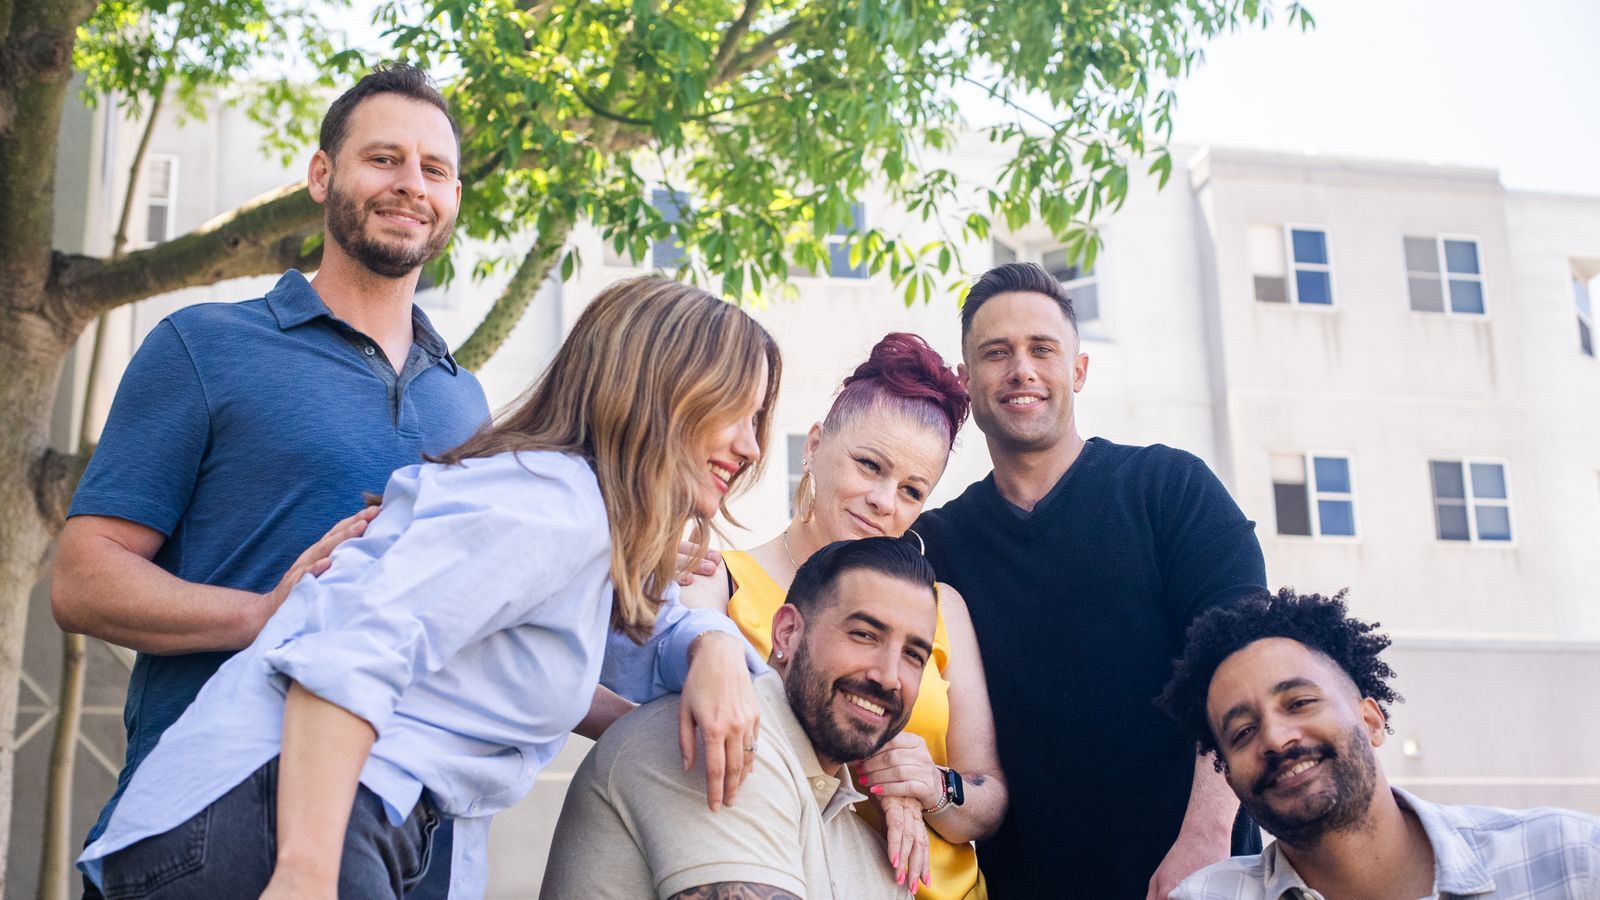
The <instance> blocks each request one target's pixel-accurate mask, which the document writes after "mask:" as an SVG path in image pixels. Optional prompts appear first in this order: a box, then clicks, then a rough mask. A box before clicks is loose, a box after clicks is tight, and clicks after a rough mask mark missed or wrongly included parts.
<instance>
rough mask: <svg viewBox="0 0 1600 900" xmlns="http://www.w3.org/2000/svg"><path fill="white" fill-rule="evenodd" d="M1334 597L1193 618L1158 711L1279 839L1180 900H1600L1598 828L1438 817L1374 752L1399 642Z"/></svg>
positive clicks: (1242, 606)
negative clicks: (1211, 758)
mask: <svg viewBox="0 0 1600 900" xmlns="http://www.w3.org/2000/svg"><path fill="white" fill-rule="evenodd" d="M1376 628H1377V623H1367V622H1362V621H1360V620H1358V619H1353V618H1350V616H1349V614H1348V611H1347V610H1346V608H1345V604H1344V592H1342V591H1341V592H1340V593H1338V594H1336V595H1334V596H1333V597H1322V596H1319V595H1317V594H1306V595H1300V594H1296V593H1295V592H1294V591H1292V590H1290V589H1288V588H1285V589H1283V590H1281V591H1279V592H1278V593H1277V594H1275V595H1274V594H1269V593H1266V592H1262V593H1260V594H1257V595H1254V596H1251V597H1247V598H1245V599H1243V600H1241V601H1238V602H1236V603H1233V604H1229V605H1227V606H1222V607H1216V608H1213V609H1211V610H1209V611H1208V612H1206V613H1204V614H1203V615H1201V616H1200V617H1199V618H1197V619H1196V620H1195V622H1194V624H1193V625H1192V626H1191V627H1190V628H1189V632H1188V640H1187V643H1186V646H1185V649H1184V653H1183V656H1182V657H1181V658H1179V660H1178V661H1177V664H1176V666H1175V667H1174V672H1173V676H1172V680H1171V681H1169V682H1168V683H1167V686H1166V688H1165V689H1164V690H1163V691H1162V692H1161V696H1160V697H1159V698H1157V703H1158V704H1159V705H1160V706H1161V707H1162V708H1163V709H1165V710H1166V711H1167V712H1168V714H1170V715H1171V716H1172V717H1173V718H1175V719H1177V720H1178V722H1179V723H1180V724H1181V725H1182V726H1183V727H1184V729H1185V731H1186V732H1187V733H1188V735H1189V737H1190V739H1192V740H1193V741H1194V744H1195V747H1196V749H1197V750H1198V751H1199V752H1200V753H1201V754H1206V753H1211V754H1215V757H1216V766H1217V768H1218V769H1219V770H1220V771H1221V772H1223V773H1224V775H1225V776H1226V777H1227V779H1228V785H1229V786H1230V787H1232V788H1233V791H1234V793H1235V794H1237V795H1238V797H1239V802H1240V803H1241V804H1242V805H1243V806H1244V808H1245V809H1246V810H1248V811H1249V813H1250V814H1251V815H1252V816H1253V817H1254V818H1255V819H1256V821H1258V822H1260V823H1261V825H1262V827H1263V828H1265V829H1266V830H1267V831H1268V832H1269V833H1271V834H1272V835H1273V836H1274V837H1276V838H1277V840H1276V841H1275V842H1274V843H1273V844H1271V845H1270V846H1268V847H1267V849H1266V851H1265V852H1263V853H1261V854H1259V855H1257V856H1245V857H1235V858H1233V859H1230V860H1226V861H1224V862H1220V863H1217V864H1215V865H1212V866H1208V867H1206V868H1204V869H1202V870H1200V871H1199V872H1196V873H1195V874H1194V875H1192V876H1190V877H1189V878H1188V879H1186V880H1184V882H1183V883H1182V884H1180V885H1179V886H1178V889H1177V890H1175V891H1174V892H1173V893H1172V897H1173V898H1174V900H1245V898H1262V900H1280V898H1283V897H1285V896H1288V897H1293V898H1305V897H1317V898H1322V897H1326V898H1340V897H1361V898H1389V897H1393V898H1404V900H1414V898H1417V897H1435V896H1437V897H1461V896H1472V897H1480V896H1481V897H1507V898H1509V897H1517V898H1528V900H1555V898H1564V900H1565V898H1578V897H1600V819H1596V818H1594V817H1592V816H1586V815H1583V814H1581V813H1576V812H1569V811H1566V810H1558V809H1536V810H1529V811H1527V812H1512V811H1508V810H1502V809H1490V808H1486V807H1470V806H1455V807H1446V806H1437V805H1435V804H1432V803H1428V802H1426V801H1423V800H1421V799H1419V798H1417V797H1414V796H1412V795H1411V794H1409V793H1407V792H1406V791H1404V790H1401V789H1400V788H1397V787H1393V786H1391V785H1390V784H1389V782H1388V779H1387V778H1386V777H1385V775H1384V772H1383V768H1382V767H1381V766H1380V765H1378V759H1377V755H1376V753H1375V750H1376V748H1377V747H1379V746H1381V745H1382V744H1383V741H1384V738H1385V737H1386V736H1387V735H1388V734H1389V733H1390V729H1389V708H1390V706H1391V705H1392V704H1394V703H1396V702H1398V701H1399V700H1400V695H1399V694H1397V693H1395V691H1394V689H1393V688H1391V687H1390V686H1389V679H1391V678H1393V677H1394V670H1392V669H1390V668H1389V666H1388V664H1387V663H1385V662H1384V661H1383V660H1382V659H1380V658H1379V654H1380V653H1381V652H1382V651H1383V650H1384V649H1385V648H1386V647H1388V646H1389V639H1388V637H1386V636H1385V635H1383V634H1381V633H1379V632H1377V631H1376Z"/></svg>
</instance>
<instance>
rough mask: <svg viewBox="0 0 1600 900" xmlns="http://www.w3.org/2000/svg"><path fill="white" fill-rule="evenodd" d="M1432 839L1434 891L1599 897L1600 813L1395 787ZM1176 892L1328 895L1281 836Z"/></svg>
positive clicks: (1269, 898) (1239, 899) (1195, 899)
mask: <svg viewBox="0 0 1600 900" xmlns="http://www.w3.org/2000/svg"><path fill="white" fill-rule="evenodd" d="M1392 790H1393V791H1394V798H1395V800H1396V801H1397V802H1399V804H1400V805H1401V806H1402V807H1404V808H1406V809H1409V810H1411V811H1412V812H1414V813H1416V814H1417V820H1418V821H1420V822H1421V823H1422V830H1423V832H1424V833H1425V834H1427V836H1428V843H1429V844H1430V845H1431V846H1432V847H1433V860H1434V862H1433V868H1434V876H1433V893H1432V894H1430V895H1429V898H1430V900H1433V898H1455V897H1478V898H1483V900H1490V898H1506V900H1513V898H1514V900H1581V898H1592V897H1600V819H1597V818H1595V817H1594V816H1588V815H1584V814H1583V813H1577V812H1571V811H1569V810H1564V809H1550V808H1543V809H1530V810H1509V809H1494V808H1492V807H1487V806H1439V805H1437V804H1434V803H1428V802H1427V801H1425V800H1422V799H1419V798H1418V797H1416V796H1414V795H1412V794H1409V793H1407V792H1406V791H1403V790H1401V789H1400V788H1392ZM1172 897H1173V900H1322V894H1320V893H1318V892H1317V891H1315V890H1313V889H1312V888H1310V887H1308V886H1307V885H1306V883H1305V882H1304V881H1303V880H1301V878H1300V873H1298V872H1296V871H1295V870H1294V866H1292V865H1290V864H1289V859H1288V857H1286V856H1284V855H1283V848H1282V847H1280V846H1278V844H1277V843H1276V842H1274V843H1272V844H1269V845H1268V846H1267V849H1266V851H1265V852H1263V853H1261V854H1259V855H1257V856H1236V857H1234V858H1233V859H1228V860H1223V861H1222V862H1219V863H1216V864H1214V865H1211V866H1207V867H1206V868H1204V869H1201V870H1200V871H1198V872H1196V873H1194V874H1193V875H1190V876H1189V877H1188V878H1186V879H1184V880H1183V883H1181V884H1179V885H1178V888H1177V890H1174V891H1173V892H1172Z"/></svg>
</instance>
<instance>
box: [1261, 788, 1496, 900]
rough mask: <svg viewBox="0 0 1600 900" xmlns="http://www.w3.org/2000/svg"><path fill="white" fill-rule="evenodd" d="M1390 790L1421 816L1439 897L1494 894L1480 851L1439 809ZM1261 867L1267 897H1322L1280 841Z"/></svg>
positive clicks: (1265, 853) (1263, 857)
mask: <svg viewBox="0 0 1600 900" xmlns="http://www.w3.org/2000/svg"><path fill="white" fill-rule="evenodd" d="M1389 790H1391V791H1393V792H1394V799H1395V802H1397V803H1399V804H1400V805H1401V806H1402V807H1405V808H1406V809H1409V810H1411V811H1412V812H1414V813H1416V814H1417V820H1418V821H1419V822H1421V823H1422V832H1423V834H1425V835H1427V837H1428V844H1429V845H1430V846H1431V847H1433V890H1434V894H1435V895H1436V896H1438V895H1445V894H1449V895H1456V896H1465V897H1471V896H1474V895H1476V894H1487V893H1489V892H1490V891H1493V890H1494V879H1493V878H1492V877H1490V875H1489V871H1488V870H1487V869H1486V868H1484V865H1483V861H1482V860H1481V859H1479V858H1478V853H1477V851H1475V850H1473V849H1472V847H1471V846H1470V845H1468V844H1467V842H1466V839H1465V838H1463V837H1462V836H1461V834H1460V833H1459V832H1457V831H1456V830H1455V829H1454V828H1452V827H1450V823H1449V822H1448V821H1446V819H1445V815H1444V811H1443V810H1442V809H1441V808H1440V807H1439V806H1437V805H1435V804H1433V803H1429V802H1427V801H1426V800H1423V799H1421V798H1419V797H1416V796H1414V795H1413V794H1411V793H1409V792H1407V791H1404V790H1401V789H1400V788H1397V787H1394V786H1393V785H1391V786H1390V788H1389ZM1257 865H1258V866H1259V867H1260V872H1259V874H1260V876H1261V878H1262V879H1263V881H1262V883H1263V885H1264V887H1265V891H1264V893H1265V894H1266V896H1268V897H1272V898H1274V900H1281V898H1284V897H1290V898H1300V897H1315V896H1321V895H1320V894H1317V893H1316V892H1315V891H1313V890H1311V888H1309V887H1307V886H1306V883H1305V881H1304V880H1302V879H1301V878H1300V873H1298V872H1296V871H1295V870H1294V866H1292V865H1290V864H1289V859H1288V857H1286V856H1284V855H1283V851H1282V850H1281V849H1280V848H1279V846H1278V842H1277V841H1273V842H1272V844H1271V846H1269V847H1267V849H1266V850H1264V851H1262V853H1261V861H1260V862H1259V863H1257Z"/></svg>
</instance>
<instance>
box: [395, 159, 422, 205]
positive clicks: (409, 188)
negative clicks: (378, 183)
mask: <svg viewBox="0 0 1600 900" xmlns="http://www.w3.org/2000/svg"><path fill="white" fill-rule="evenodd" d="M394 189H395V192H396V193H399V194H404V195H405V196H407V197H421V196H422V195H423V194H425V193H426V192H427V190H428V181H427V179H426V178H425V177H424V176H423V174H422V161H421V160H418V159H407V160H406V161H405V162H403V163H401V164H400V165H399V166H397V167H395V182H394Z"/></svg>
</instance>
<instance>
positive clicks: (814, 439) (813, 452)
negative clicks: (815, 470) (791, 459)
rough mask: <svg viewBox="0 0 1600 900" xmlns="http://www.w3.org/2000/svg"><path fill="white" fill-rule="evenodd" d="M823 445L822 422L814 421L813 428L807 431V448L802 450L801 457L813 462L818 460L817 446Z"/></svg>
mask: <svg viewBox="0 0 1600 900" xmlns="http://www.w3.org/2000/svg"><path fill="white" fill-rule="evenodd" d="M820 446H822V423H821V422H812V423H811V428H810V430H809V431H807V432H806V448H805V450H804V451H802V452H801V454H800V457H801V459H804V460H807V461H809V462H811V463H815V462H816V461H817V448H818V447H820Z"/></svg>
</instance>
